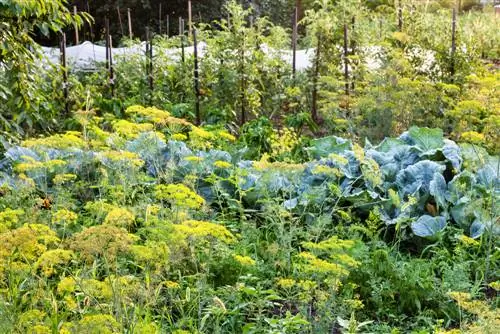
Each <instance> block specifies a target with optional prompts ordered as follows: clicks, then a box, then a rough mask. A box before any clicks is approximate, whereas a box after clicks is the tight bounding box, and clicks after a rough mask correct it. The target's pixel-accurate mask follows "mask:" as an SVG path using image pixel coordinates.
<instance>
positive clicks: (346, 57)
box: [344, 23, 349, 95]
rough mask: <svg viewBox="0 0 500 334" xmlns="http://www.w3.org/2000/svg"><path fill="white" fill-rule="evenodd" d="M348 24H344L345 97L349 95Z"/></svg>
mask: <svg viewBox="0 0 500 334" xmlns="http://www.w3.org/2000/svg"><path fill="white" fill-rule="evenodd" d="M347 29H348V28H347V23H344V81H345V95H349V44H348V43H349V42H348V41H349V38H348V30H347Z"/></svg>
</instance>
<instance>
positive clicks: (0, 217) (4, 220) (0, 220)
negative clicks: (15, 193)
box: [0, 208, 24, 233]
mask: <svg viewBox="0 0 500 334" xmlns="http://www.w3.org/2000/svg"><path fill="white" fill-rule="evenodd" d="M22 215H24V210H22V209H16V210H12V209H9V208H7V209H5V210H4V211H2V212H0V233H3V232H5V231H6V230H8V229H11V228H14V227H15V226H16V225H17V224H18V223H19V217H20V216H22Z"/></svg>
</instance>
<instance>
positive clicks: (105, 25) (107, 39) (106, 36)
mask: <svg viewBox="0 0 500 334" xmlns="http://www.w3.org/2000/svg"><path fill="white" fill-rule="evenodd" d="M104 29H105V32H104V34H105V36H104V43H105V47H106V70H109V20H108V18H107V17H106V18H105V19H104Z"/></svg>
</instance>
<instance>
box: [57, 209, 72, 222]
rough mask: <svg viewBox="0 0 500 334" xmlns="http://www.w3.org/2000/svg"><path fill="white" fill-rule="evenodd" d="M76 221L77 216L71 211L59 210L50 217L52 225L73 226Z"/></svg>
mask: <svg viewBox="0 0 500 334" xmlns="http://www.w3.org/2000/svg"><path fill="white" fill-rule="evenodd" d="M77 219H78V215H77V214H76V213H74V212H73V211H70V210H66V209H60V210H57V211H56V212H55V213H54V214H53V215H52V223H53V224H73V223H75V222H76V220H77Z"/></svg>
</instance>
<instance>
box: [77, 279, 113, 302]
mask: <svg viewBox="0 0 500 334" xmlns="http://www.w3.org/2000/svg"><path fill="white" fill-rule="evenodd" d="M77 289H78V290H81V291H82V292H83V293H84V294H86V295H87V296H89V297H94V298H96V299H98V300H111V298H113V289H112V288H111V285H110V284H109V283H108V282H101V281H98V280H95V279H92V278H90V279H84V280H82V281H81V282H80V285H77Z"/></svg>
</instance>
